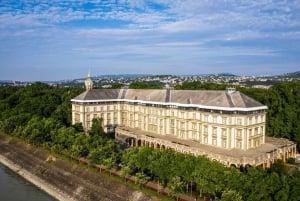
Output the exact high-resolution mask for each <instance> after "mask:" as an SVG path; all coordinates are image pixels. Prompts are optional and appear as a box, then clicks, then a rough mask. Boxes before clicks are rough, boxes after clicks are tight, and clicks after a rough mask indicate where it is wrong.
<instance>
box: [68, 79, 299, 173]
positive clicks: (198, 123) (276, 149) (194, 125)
mask: <svg viewBox="0 0 300 201" xmlns="http://www.w3.org/2000/svg"><path fill="white" fill-rule="evenodd" d="M85 85H86V91H85V92H83V93H82V94H80V95H78V96H77V97H75V98H73V99H72V100H71V102H72V122H73V124H75V123H80V122H81V123H82V125H83V127H84V129H85V130H89V129H90V127H91V124H92V120H93V118H102V119H103V124H104V126H107V127H114V128H115V133H116V137H117V138H120V139H124V138H126V139H127V142H128V143H129V144H130V145H131V146H153V147H157V148H171V149H174V150H176V151H180V152H185V153H191V154H194V155H206V156H207V157H208V158H211V159H213V160H217V161H220V162H222V163H223V164H225V165H227V166H230V165H234V166H236V167H240V166H246V165H251V166H257V165H262V166H264V167H268V166H269V165H270V163H272V162H273V161H274V160H275V159H283V160H285V159H286V158H289V157H291V156H293V155H295V154H296V145H295V144H294V143H293V142H291V141H288V140H286V139H278V138H270V137H266V136H265V124H266V123H265V122H266V110H267V107H266V106H264V105H262V104H261V103H259V102H257V101H255V100H254V99H252V98H250V97H248V96H246V95H245V94H243V93H241V92H239V91H236V90H235V89H233V88H229V89H227V90H224V91H206V90H172V89H169V88H166V89H161V90H153V89H152V90H149V89H148V90H147V89H125V88H124V89H93V82H92V80H91V78H90V76H88V78H87V80H86V81H85ZM128 140H129V141H128Z"/></svg>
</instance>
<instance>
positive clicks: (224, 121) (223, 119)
mask: <svg viewBox="0 0 300 201" xmlns="http://www.w3.org/2000/svg"><path fill="white" fill-rule="evenodd" d="M222 123H223V124H224V125H226V124H227V118H226V117H223V118H222Z"/></svg>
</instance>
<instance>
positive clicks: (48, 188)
mask: <svg viewBox="0 0 300 201" xmlns="http://www.w3.org/2000/svg"><path fill="white" fill-rule="evenodd" d="M0 163H1V164H3V165H5V166H6V167H8V168H9V169H11V170H12V171H14V172H16V173H18V174H19V175H20V176H22V177H23V178H24V179H26V180H27V181H29V182H31V183H33V184H34V185H36V186H37V187H39V188H40V189H42V190H43V191H45V192H46V193H48V194H49V195H51V196H52V197H54V198H55V199H57V200H65V201H73V199H71V198H69V197H68V195H66V194H64V193H63V192H61V191H59V190H58V189H56V188H55V187H54V186H52V185H50V184H48V183H47V182H46V181H44V180H41V179H40V178H38V177H36V176H35V175H33V174H31V173H30V172H28V171H27V170H25V169H23V168H22V167H21V166H19V165H17V164H16V163H14V162H12V161H11V160H9V159H7V158H6V157H4V156H3V155H1V154H0Z"/></svg>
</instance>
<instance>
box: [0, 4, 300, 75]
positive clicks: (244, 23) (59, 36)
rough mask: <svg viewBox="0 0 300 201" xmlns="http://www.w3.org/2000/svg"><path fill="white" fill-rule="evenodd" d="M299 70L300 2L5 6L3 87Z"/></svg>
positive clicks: (0, 9) (0, 10)
mask: <svg viewBox="0 0 300 201" xmlns="http://www.w3.org/2000/svg"><path fill="white" fill-rule="evenodd" d="M298 70H300V0H291V1H289V0H278V1H272V0H257V1H255V0H243V1H239V0H152V1H150V0H111V1H110V0H51V1H50V0H22V1H21V0H20V1H12V0H1V1H0V79H2V80H3V79H12V80H28V81H37V80H40V81H46V80H62V79H71V78H79V77H85V76H86V75H87V73H88V71H91V73H92V75H103V74H124V73H126V74H127V73H138V74H140V73H147V74H148V73H150V74H175V75H176V74H209V73H223V72H228V73H234V74H238V75H275V74H281V73H287V72H294V71H298Z"/></svg>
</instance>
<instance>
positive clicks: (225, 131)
mask: <svg viewBox="0 0 300 201" xmlns="http://www.w3.org/2000/svg"><path fill="white" fill-rule="evenodd" d="M222 136H223V137H227V130H226V129H224V128H223V129H222Z"/></svg>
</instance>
